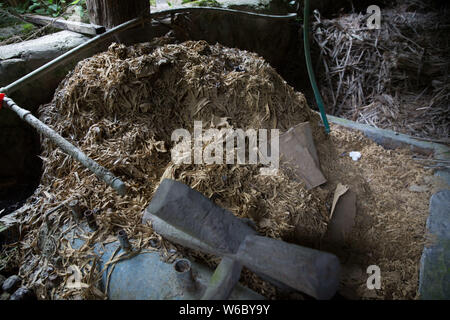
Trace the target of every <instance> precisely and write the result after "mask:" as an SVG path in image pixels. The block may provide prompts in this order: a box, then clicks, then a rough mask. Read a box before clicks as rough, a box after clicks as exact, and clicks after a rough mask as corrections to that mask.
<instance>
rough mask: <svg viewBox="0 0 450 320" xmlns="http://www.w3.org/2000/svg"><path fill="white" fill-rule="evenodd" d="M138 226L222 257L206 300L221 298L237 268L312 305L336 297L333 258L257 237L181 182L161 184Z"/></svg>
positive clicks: (335, 261) (336, 266) (336, 272)
mask: <svg viewBox="0 0 450 320" xmlns="http://www.w3.org/2000/svg"><path fill="white" fill-rule="evenodd" d="M143 221H144V222H146V221H151V222H152V226H153V229H154V230H155V231H156V232H158V233H159V234H161V235H162V236H163V237H165V238H167V239H168V240H170V241H173V242H176V243H178V244H181V245H184V246H186V247H189V248H192V249H195V250H199V251H202V252H205V253H210V254H213V255H218V256H221V257H223V261H222V263H221V264H220V265H219V267H218V269H217V270H216V272H215V276H213V277H212V279H211V282H210V287H209V288H208V289H209V291H208V290H207V292H208V295H207V296H208V297H209V298H214V299H218V298H222V299H225V298H227V292H230V291H231V289H232V287H233V286H234V284H235V283H236V282H237V281H238V280H239V276H238V275H239V274H240V271H241V268H242V266H246V267H247V268H248V269H250V270H252V271H253V272H255V273H256V274H258V275H260V276H262V277H263V278H264V279H267V280H269V281H271V282H273V283H274V284H276V285H280V284H281V285H284V286H287V287H290V288H292V289H296V290H298V291H301V292H304V293H306V294H308V295H310V296H312V297H314V298H316V299H329V298H331V297H333V296H334V294H335V293H336V291H337V288H338V285H339V273H340V264H339V260H338V258H337V257H336V256H335V255H333V254H330V253H326V252H322V251H318V250H315V249H310V248H305V247H302V246H298V245H294V244H289V243H286V242H284V241H280V240H275V239H271V238H267V237H262V236H259V235H258V234H257V233H256V231H255V230H253V229H252V228H251V227H250V226H248V225H247V224H246V223H245V222H243V221H242V220H241V219H239V218H237V217H236V216H234V215H233V214H232V213H231V212H229V211H227V210H225V209H223V208H221V207H219V206H217V205H215V204H214V203H213V202H212V201H211V200H209V199H208V198H206V197H205V196H204V195H202V194H201V193H200V192H198V191H195V190H193V189H191V188H190V187H188V186H187V185H185V184H183V183H181V182H177V181H175V180H170V179H164V180H163V181H162V182H161V184H160V186H159V187H158V189H157V190H156V192H155V194H154V196H153V199H152V201H151V203H150V205H149V206H148V207H147V208H146V210H145V212H144V217H143ZM230 287H231V289H230Z"/></svg>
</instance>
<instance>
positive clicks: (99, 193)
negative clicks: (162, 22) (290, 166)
mask: <svg viewBox="0 0 450 320" xmlns="http://www.w3.org/2000/svg"><path fill="white" fill-rule="evenodd" d="M169 42H171V39H169V38H160V39H158V40H156V41H155V42H153V43H146V44H139V45H136V46H133V47H128V48H127V47H125V46H123V45H118V44H113V45H111V47H110V48H109V50H108V51H107V52H104V53H101V54H98V55H96V56H93V57H92V58H89V59H86V60H84V61H82V62H80V63H79V64H78V65H77V67H76V68H75V70H74V71H73V72H72V73H71V74H69V75H68V76H67V78H66V79H65V80H64V81H63V82H62V83H61V85H60V87H59V88H58V90H57V92H56V94H55V98H54V100H53V101H52V103H51V104H48V105H45V106H42V107H41V108H40V117H41V119H42V120H43V121H44V122H45V123H47V124H48V125H50V126H51V127H53V128H54V129H55V130H56V131H58V132H59V133H60V134H61V135H63V136H64V137H66V138H68V139H69V140H71V141H73V142H74V143H75V144H76V145H77V146H79V147H80V149H82V150H83V151H84V152H85V153H86V154H87V155H88V156H90V157H91V158H92V159H94V160H95V161H97V162H98V163H100V164H101V165H103V166H105V167H107V168H108V169H110V170H111V171H112V172H113V173H114V174H115V175H117V176H119V177H120V178H121V179H122V180H124V181H125V182H126V184H127V185H128V187H129V190H130V194H129V195H128V196H126V197H124V198H121V197H119V196H118V195H116V193H115V192H113V191H112V190H111V189H109V188H107V187H106V186H105V185H104V183H103V182H101V181H99V180H98V179H97V178H96V177H95V176H94V175H93V174H92V173H91V172H90V171H88V170H87V169H85V168H83V167H82V166H81V165H80V164H79V163H77V162H76V161H73V160H72V159H71V158H70V157H69V156H67V155H65V154H64V153H62V152H61V151H60V150H58V149H57V148H56V147H55V146H54V145H52V143H51V142H49V141H47V140H44V141H43V150H44V151H43V153H42V159H43V160H44V174H43V178H42V181H41V186H40V187H39V189H38V190H37V192H36V194H35V196H34V198H33V199H32V200H31V201H30V203H29V205H28V206H26V207H25V209H24V213H25V214H24V215H23V226H24V230H23V231H24V233H26V234H27V235H26V238H25V239H24V241H23V243H22V249H23V254H24V256H23V261H24V263H23V267H22V268H21V275H23V277H24V278H25V279H27V283H28V285H30V286H32V287H34V288H35V289H36V290H37V291H38V293H39V295H40V298H102V294H101V293H100V292H99V291H98V289H97V288H96V287H95V285H94V284H95V282H96V281H97V280H98V274H96V271H95V268H93V267H92V266H91V264H90V263H92V262H93V261H94V260H95V258H93V255H92V251H91V249H90V248H89V246H84V247H83V248H82V249H81V250H74V249H72V248H71V247H70V245H69V243H68V241H66V240H64V239H63V237H64V235H66V234H68V232H70V230H72V229H73V228H76V224H75V223H74V221H73V218H72V216H71V214H70V210H68V208H67V206H66V205H67V203H68V201H69V200H72V199H78V200H79V201H80V202H81V206H82V207H83V208H84V209H87V208H89V209H94V210H96V212H97V222H98V225H99V229H98V230H97V231H96V232H95V233H92V234H90V235H87V238H86V239H87V240H88V243H93V242H94V241H100V242H101V241H107V242H108V241H112V240H114V239H115V237H114V235H115V234H116V232H117V230H119V229H121V228H123V229H125V230H126V231H127V233H128V234H129V235H130V237H131V238H132V239H133V241H134V242H135V243H134V245H135V246H136V247H137V248H151V247H152V246H151V244H152V243H153V242H154V241H157V242H159V243H161V248H160V249H161V251H164V252H165V253H168V252H169V251H170V252H173V250H170V249H174V246H173V245H172V244H169V243H167V242H165V241H161V238H160V237H159V236H158V235H156V234H154V233H153V231H152V230H151V227H149V226H145V225H142V224H141V217H142V215H141V212H142V211H143V210H144V209H145V207H146V206H147V205H148V203H149V201H150V200H151V197H152V194H153V192H154V190H155V188H156V187H157V185H158V183H159V181H160V178H161V176H162V175H163V173H164V172H165V171H166V166H168V165H169V162H170V152H168V150H170V147H171V144H172V142H171V140H170V138H171V133H172V131H173V130H174V129H177V128H186V129H189V130H191V129H192V127H193V124H194V123H193V122H194V120H202V121H203V122H204V124H205V129H206V128H207V126H208V124H210V123H213V122H214V121H215V119H218V118H225V117H226V118H227V119H228V121H229V123H230V124H231V125H233V126H234V127H236V128H243V129H247V128H276V127H277V128H281V129H287V128H289V127H291V126H293V125H294V124H296V123H299V122H304V121H311V123H312V126H313V128H314V131H315V132H316V134H317V136H318V137H321V136H322V137H323V135H322V134H321V133H320V129H319V128H318V126H317V121H316V120H317V119H318V118H317V116H316V115H315V114H314V113H312V112H311V111H310V110H309V108H308V106H307V104H306V101H305V98H304V96H303V95H302V94H301V93H297V92H295V91H294V90H293V89H292V88H291V87H289V86H288V85H287V84H286V82H285V81H284V80H283V79H282V78H281V77H280V76H279V75H278V74H277V73H276V72H275V70H274V69H273V68H271V67H270V66H269V65H268V64H267V63H266V62H265V61H264V60H263V59H261V58H260V57H258V56H256V55H255V54H251V53H248V52H245V51H240V50H237V49H229V48H224V47H222V46H220V45H215V46H209V45H208V44H207V43H205V42H201V41H200V42H193V41H189V42H185V43H183V44H179V45H175V44H167V43H169ZM165 43H166V44H165ZM169 167H170V165H169ZM173 169H174V170H173V173H177V172H178V171H183V172H182V173H181V174H180V179H181V180H184V181H186V182H189V183H190V184H191V185H193V186H195V187H196V188H197V189H198V190H199V191H202V192H204V193H205V194H206V195H207V196H213V194H212V191H211V190H214V192H215V193H216V195H217V196H218V199H217V200H218V201H219V203H220V204H222V203H221V202H220V199H222V200H223V201H225V199H227V201H228V200H230V201H228V203H227V205H226V207H228V208H229V209H230V210H232V211H233V212H234V213H235V214H236V215H238V216H241V217H249V218H254V217H255V214H256V213H255V212H256V210H257V209H258V210H261V212H258V215H259V220H256V221H257V223H258V226H257V227H258V228H259V230H260V231H261V232H262V233H263V234H266V235H268V236H272V237H276V238H281V237H282V236H284V235H286V234H288V233H289V232H290V231H292V229H293V228H294V226H295V223H297V222H299V221H305V220H306V221H308V220H309V221H310V222H311V223H307V225H310V226H311V227H310V228H307V229H308V232H309V233H306V232H305V237H310V238H311V237H312V238H320V236H321V233H323V232H324V231H325V230H326V217H327V215H326V208H325V206H324V205H323V199H320V197H317V196H314V195H313V194H311V193H309V192H307V191H306V190H305V189H303V188H302V186H301V185H300V184H299V183H295V182H288V179H287V177H284V176H280V177H276V178H272V179H269V178H259V177H254V176H253V175H254V174H255V173H256V172H257V168H255V167H253V168H252V167H251V166H239V167H234V168H231V167H227V166H221V167H220V169H217V168H214V166H212V167H204V168H203V167H201V166H200V167H199V168H188V167H186V168H173ZM175 169H176V170H175ZM211 171H214V172H216V173H217V172H222V171H223V172H225V171H227V173H226V176H227V179H225V181H224V180H222V178H221V177H222V176H215V177H208V175H210V174H211ZM224 174H225V173H224ZM217 177H220V179H217ZM243 177H248V179H245V180H241V179H243ZM253 184H254V185H253ZM299 193H301V194H302V197H300V198H296V199H294V198H295V196H296V195H298V194H299ZM255 195H258V196H260V200H259V201H258V202H255V200H254V199H252V197H253V196H255ZM64 225H65V226H69V227H68V229H64V231H62V230H63V228H62V226H64ZM315 228H317V229H315ZM169 255H170V254H169ZM71 265H77V266H79V269H80V271H79V272H80V277H81V279H82V281H83V282H85V283H87V284H88V285H89V287H88V288H85V289H83V290H81V291H79V290H74V289H67V288H66V287H65V286H64V284H65V283H64V281H61V282H55V281H56V280H51V281H50V280H49V279H50V275H52V277H53V278H56V279H59V280H67V279H68V275H69V273H70V272H69V271H68V269H69V267H70V266H71ZM49 283H50V284H49ZM55 283H58V284H57V285H56V284H55ZM49 286H50V288H49Z"/></svg>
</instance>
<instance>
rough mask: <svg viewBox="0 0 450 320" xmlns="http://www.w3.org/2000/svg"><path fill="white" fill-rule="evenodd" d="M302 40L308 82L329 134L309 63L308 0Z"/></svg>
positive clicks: (323, 108) (320, 97)
mask: <svg viewBox="0 0 450 320" xmlns="http://www.w3.org/2000/svg"><path fill="white" fill-rule="evenodd" d="M303 38H304V42H305V45H304V47H305V59H306V68H307V69H308V75H309V81H310V82H311V86H312V88H313V91H314V97H315V98H316V102H317V105H318V107H319V110H320V116H321V117H322V121H323V124H324V126H325V132H326V133H330V125H329V124H328V119H327V114H326V113H325V107H324V105H323V100H322V96H321V95H320V92H319V88H318V87H317V82H316V77H315V75H314V71H313V67H312V62H311V50H310V47H309V0H305V11H304V18H303Z"/></svg>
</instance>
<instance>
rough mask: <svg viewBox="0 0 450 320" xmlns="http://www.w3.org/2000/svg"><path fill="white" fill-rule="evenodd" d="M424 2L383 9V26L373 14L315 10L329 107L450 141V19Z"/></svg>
mask: <svg viewBox="0 0 450 320" xmlns="http://www.w3.org/2000/svg"><path fill="white" fill-rule="evenodd" d="M406 2H407V1H406ZM417 3H419V4H420V1H419V2H418V1H415V4H416V5H417ZM423 6H424V10H423V11H420V12H416V10H414V11H408V10H409V9H408V8H409V7H408V6H399V7H396V8H394V9H383V10H382V12H381V15H382V21H381V29H379V30H369V29H368V28H367V25H366V21H367V15H365V16H364V15H362V14H347V15H342V16H340V17H339V18H336V19H332V20H328V19H322V18H321V16H320V14H318V13H316V14H315V22H314V26H313V31H314V40H315V44H316V47H317V48H318V49H319V50H320V58H319V60H318V61H317V64H318V68H319V70H318V73H319V74H320V75H321V76H320V79H321V91H322V95H323V97H324V100H325V102H326V103H325V105H326V106H327V108H328V110H327V111H328V113H330V114H334V115H336V116H339V117H344V118H347V119H351V120H354V121H358V122H362V123H366V124H370V125H373V126H376V127H380V128H387V129H391V130H395V131H398V132H402V133H406V134H409V135H413V136H416V137H421V138H425V139H432V140H438V141H440V142H446V143H449V140H448V136H449V133H450V132H449V130H450V125H449V123H450V106H449V103H448V101H449V98H450V85H449V83H450V82H449V74H448V71H449V62H450V55H449V53H450V50H449V49H450V45H449V42H448V37H447V34H448V28H449V27H450V20H449V18H448V17H449V15H448V12H447V13H446V12H445V10H444V11H442V12H440V11H437V10H431V9H430V8H429V7H428V6H427V5H426V4H423Z"/></svg>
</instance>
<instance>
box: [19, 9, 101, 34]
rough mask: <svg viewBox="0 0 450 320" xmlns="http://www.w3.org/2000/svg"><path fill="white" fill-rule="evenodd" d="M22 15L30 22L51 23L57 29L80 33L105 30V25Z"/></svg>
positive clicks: (97, 32)
mask: <svg viewBox="0 0 450 320" xmlns="http://www.w3.org/2000/svg"><path fill="white" fill-rule="evenodd" d="M22 17H23V18H24V19H25V20H26V21H28V22H31V23H34V24H37V25H47V24H49V23H52V24H53V25H52V26H53V27H55V28H58V29H64V30H70V31H75V32H78V33H82V34H88V35H94V36H95V35H98V34H101V33H104V32H105V27H102V26H98V25H95V24H88V23H83V22H77V21H70V20H64V18H56V19H55V18H51V17H46V16H39V15H35V14H23V15H22Z"/></svg>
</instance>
